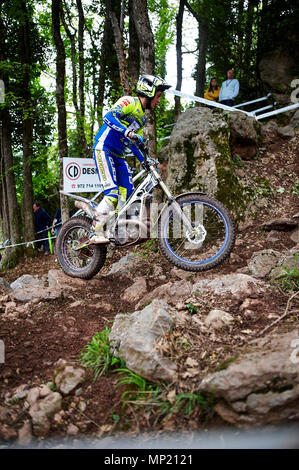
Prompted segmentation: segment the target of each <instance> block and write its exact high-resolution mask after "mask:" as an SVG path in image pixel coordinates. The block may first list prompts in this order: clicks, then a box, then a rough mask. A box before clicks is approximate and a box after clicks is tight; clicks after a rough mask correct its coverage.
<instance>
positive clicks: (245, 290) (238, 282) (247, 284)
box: [192, 273, 266, 300]
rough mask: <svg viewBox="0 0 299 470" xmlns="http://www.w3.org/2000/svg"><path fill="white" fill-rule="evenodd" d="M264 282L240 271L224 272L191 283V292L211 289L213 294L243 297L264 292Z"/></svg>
mask: <svg viewBox="0 0 299 470" xmlns="http://www.w3.org/2000/svg"><path fill="white" fill-rule="evenodd" d="M265 288H266V284H265V283H264V282H262V281H259V280H257V279H255V278H254V277H252V276H249V275H247V274H242V273H233V274H225V275H223V276H219V277H216V278H214V279H203V280H201V281H199V282H197V283H195V284H194V285H193V288H192V291H193V292H196V291H197V292H201V291H203V292H205V291H212V292H213V293H214V294H218V295H223V294H230V295H231V296H232V297H233V298H235V299H240V300H241V299H245V298H246V297H251V296H253V295H255V294H258V293H260V292H264V290H265Z"/></svg>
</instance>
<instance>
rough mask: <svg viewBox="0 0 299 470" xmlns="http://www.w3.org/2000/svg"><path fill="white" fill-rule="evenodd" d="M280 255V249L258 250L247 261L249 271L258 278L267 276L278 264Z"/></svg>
mask: <svg viewBox="0 0 299 470" xmlns="http://www.w3.org/2000/svg"><path fill="white" fill-rule="evenodd" d="M280 256H281V253H280V252H279V251H275V250H272V249H268V250H261V251H257V252H255V253H253V255H252V257H251V259H250V260H249V261H248V263H247V264H248V268H249V271H250V272H251V274H252V275H253V276H254V277H256V278H261V279H262V278H265V277H267V276H268V275H269V274H270V272H271V271H272V269H274V268H275V267H276V266H277V263H278V260H279V258H280Z"/></svg>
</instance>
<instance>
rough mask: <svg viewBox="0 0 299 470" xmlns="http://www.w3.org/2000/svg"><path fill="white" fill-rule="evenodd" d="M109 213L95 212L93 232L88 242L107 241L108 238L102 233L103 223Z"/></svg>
mask: <svg viewBox="0 0 299 470" xmlns="http://www.w3.org/2000/svg"><path fill="white" fill-rule="evenodd" d="M109 217H110V214H109V213H108V214H99V213H98V212H97V213H96V224H95V226H94V229H93V233H92V235H91V237H90V238H89V243H91V244H94V243H109V240H108V238H106V237H105V235H104V225H105V223H106V222H107V220H108V219H109Z"/></svg>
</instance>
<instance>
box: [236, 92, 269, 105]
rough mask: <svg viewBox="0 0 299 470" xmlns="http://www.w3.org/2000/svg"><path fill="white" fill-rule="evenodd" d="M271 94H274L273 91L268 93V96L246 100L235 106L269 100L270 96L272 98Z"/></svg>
mask: <svg viewBox="0 0 299 470" xmlns="http://www.w3.org/2000/svg"><path fill="white" fill-rule="evenodd" d="M270 96H272V95H271V93H268V94H267V96H263V97H262V98H257V99H256V100H252V101H246V103H240V104H237V105H236V106H234V108H240V107H241V106H248V105H249V104H253V103H258V102H259V101H264V100H267V99H268V98H270Z"/></svg>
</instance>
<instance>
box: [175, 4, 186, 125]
mask: <svg viewBox="0 0 299 470" xmlns="http://www.w3.org/2000/svg"><path fill="white" fill-rule="evenodd" d="M183 15H184V2H183V0H180V6H179V11H178V14H177V17H176V67H177V83H176V89H177V90H179V91H180V90H181V89H182V79H183V59H182V27H183ZM174 103H175V105H174V120H175V121H177V120H178V117H179V115H180V114H181V98H180V97H179V96H175V97H174Z"/></svg>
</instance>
